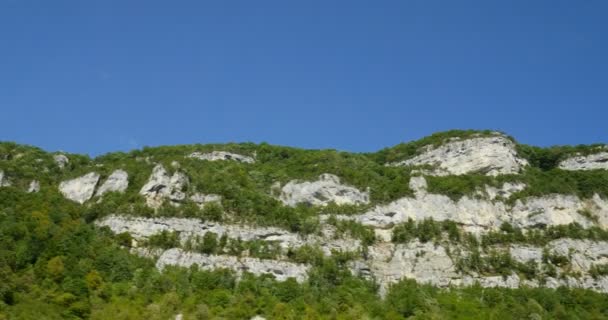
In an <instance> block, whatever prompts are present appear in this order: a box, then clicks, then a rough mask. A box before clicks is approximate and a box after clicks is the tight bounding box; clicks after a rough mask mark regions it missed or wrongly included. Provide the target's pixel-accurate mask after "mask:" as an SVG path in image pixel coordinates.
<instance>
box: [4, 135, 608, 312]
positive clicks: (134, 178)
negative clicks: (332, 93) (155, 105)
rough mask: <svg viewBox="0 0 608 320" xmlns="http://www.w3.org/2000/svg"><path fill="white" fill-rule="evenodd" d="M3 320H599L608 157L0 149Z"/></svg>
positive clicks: (203, 148)
mask: <svg viewBox="0 0 608 320" xmlns="http://www.w3.org/2000/svg"><path fill="white" fill-rule="evenodd" d="M0 298H1V301H2V302H0V319H33V318H38V319H40V318H42V319H66V318H68V319H70V318H73V319H79V318H91V319H142V318H151V319H173V318H175V319H250V318H254V317H257V319H262V318H267V319H299V318H305V319H366V318H367V319H403V318H408V317H414V318H421V319H427V318H459V317H460V318H498V319H509V318H513V319H521V318H530V317H531V318H538V319H542V318H560V317H563V318H568V317H576V318H580V319H583V318H595V319H600V318H608V309H607V308H606V306H608V147H607V146H604V145H579V146H556V147H550V148H539V147H534V146H528V145H522V144H518V143H517V142H516V141H515V139H514V138H512V137H510V136H507V135H506V134H504V133H500V132H494V131H461V130H453V131H448V132H442V133H437V134H434V135H431V136H429V137H426V138H423V139H421V140H418V141H413V142H408V143H403V144H400V145H397V146H394V147H391V148H387V149H383V150H380V151H378V152H375V153H349V152H341V151H336V150H303V149H298V148H291V147H283V146H272V145H269V144H265V143H262V144H253V143H241V144H236V143H230V144H208V145H200V144H197V145H178V146H163V147H155V148H148V147H145V148H143V149H142V150H134V151H131V152H128V153H122V152H118V153H109V154H106V155H102V156H99V157H96V158H90V157H88V156H84V155H78V154H69V153H62V152H61V153H57V152H46V151H44V150H41V149H39V148H36V147H32V146H27V145H19V144H15V143H11V142H3V143H0Z"/></svg>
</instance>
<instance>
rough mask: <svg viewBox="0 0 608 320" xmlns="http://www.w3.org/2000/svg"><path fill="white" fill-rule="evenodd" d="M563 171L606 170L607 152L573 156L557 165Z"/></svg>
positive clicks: (607, 163) (607, 168) (607, 164)
mask: <svg viewBox="0 0 608 320" xmlns="http://www.w3.org/2000/svg"><path fill="white" fill-rule="evenodd" d="M559 168H560V169H563V170H598V169H600V170H608V151H604V152H598V153H594V154H590V155H586V156H581V155H578V156H574V157H570V158H568V159H565V160H563V161H561V162H560V163H559Z"/></svg>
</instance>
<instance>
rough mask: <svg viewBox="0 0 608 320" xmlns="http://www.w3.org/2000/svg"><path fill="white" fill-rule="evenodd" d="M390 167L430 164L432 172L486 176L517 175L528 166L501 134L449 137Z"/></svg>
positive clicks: (511, 143)
mask: <svg viewBox="0 0 608 320" xmlns="http://www.w3.org/2000/svg"><path fill="white" fill-rule="evenodd" d="M389 165H392V166H421V165H432V166H435V170H434V171H432V173H433V174H434V175H449V174H452V175H461V174H467V173H483V174H486V175H492V176H496V175H500V174H516V173H519V172H520V170H521V169H522V168H523V167H524V166H526V165H528V162H527V161H526V160H525V159H522V158H519V157H518V156H517V152H516V150H515V144H514V143H513V142H512V141H511V140H509V139H508V138H507V137H505V136H503V135H496V136H490V137H476V138H469V139H458V138H456V139H451V140H450V141H449V142H446V143H445V144H443V145H441V146H438V147H433V146H427V147H424V148H423V150H422V151H421V154H419V155H417V156H415V157H413V158H411V159H406V160H404V161H401V162H397V163H392V164H389Z"/></svg>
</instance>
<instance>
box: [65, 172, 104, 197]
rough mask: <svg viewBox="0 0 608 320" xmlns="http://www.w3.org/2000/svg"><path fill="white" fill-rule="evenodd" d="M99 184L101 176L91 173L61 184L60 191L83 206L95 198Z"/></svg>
mask: <svg viewBox="0 0 608 320" xmlns="http://www.w3.org/2000/svg"><path fill="white" fill-rule="evenodd" d="M98 182H99V174H98V173H96V172H90V173H87V174H85V175H84V176H81V177H78V178H75V179H72V180H67V181H63V182H61V183H60V184H59V191H60V192H61V194H63V196H64V197H66V198H67V199H70V200H72V201H75V202H78V203H80V204H83V203H84V202H85V201H87V200H89V199H91V197H93V194H94V192H95V187H96V186H97V183H98Z"/></svg>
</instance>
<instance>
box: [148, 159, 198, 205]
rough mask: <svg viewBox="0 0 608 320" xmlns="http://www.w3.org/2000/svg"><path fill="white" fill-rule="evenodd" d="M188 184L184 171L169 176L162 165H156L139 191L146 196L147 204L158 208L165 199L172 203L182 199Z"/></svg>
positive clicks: (184, 196)
mask: <svg viewBox="0 0 608 320" xmlns="http://www.w3.org/2000/svg"><path fill="white" fill-rule="evenodd" d="M189 184H190V180H189V179H188V177H187V176H186V175H185V174H184V173H182V172H179V171H176V172H175V173H174V174H173V175H171V176H170V175H169V174H168V173H167V170H165V168H164V167H163V166H162V165H157V166H155V167H154V170H153V171H152V175H151V176H150V178H149V179H148V182H147V183H146V184H145V185H144V186H143V187H142V188H141V190H140V192H139V193H140V194H141V195H143V196H144V197H145V198H146V203H147V204H148V206H150V207H152V208H158V207H160V206H161V205H162V204H163V202H164V201H165V200H166V199H167V200H169V201H171V202H172V203H179V202H180V201H183V200H184V199H185V198H186V193H185V192H184V191H185V190H186V188H187V187H188V185H189Z"/></svg>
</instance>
